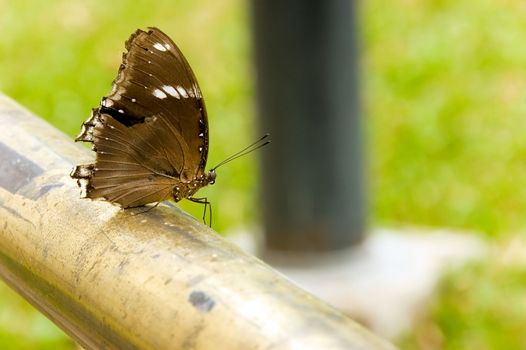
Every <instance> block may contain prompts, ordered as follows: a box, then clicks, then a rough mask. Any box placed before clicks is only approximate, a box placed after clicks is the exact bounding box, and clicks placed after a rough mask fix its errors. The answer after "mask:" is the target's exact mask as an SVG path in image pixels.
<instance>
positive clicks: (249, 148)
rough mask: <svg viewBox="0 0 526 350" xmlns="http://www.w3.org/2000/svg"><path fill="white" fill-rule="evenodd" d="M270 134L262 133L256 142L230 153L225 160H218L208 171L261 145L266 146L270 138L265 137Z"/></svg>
mask: <svg viewBox="0 0 526 350" xmlns="http://www.w3.org/2000/svg"><path fill="white" fill-rule="evenodd" d="M269 136H270V134H265V135H263V136H262V137H261V138H260V139H259V140H257V141H256V142H254V143H251V144H250V145H248V146H247V147H245V148H243V149H242V150H241V151H239V152H237V153H234V154H232V155H231V156H230V157H228V158H226V159H225V160H223V161H222V162H220V163H219V164H217V165H216V166H215V167H213V168H212V169H210V171H214V170H216V169H217V168H219V167H220V166H222V165H225V164H226V163H229V162H231V161H233V160H234V159H237V158H239V157H242V156H244V155H245V154H249V153H250V152H254V151H255V150H257V149H259V148H261V147H263V146H266V145H268V144H269V143H270V140H266V138H268V137H269Z"/></svg>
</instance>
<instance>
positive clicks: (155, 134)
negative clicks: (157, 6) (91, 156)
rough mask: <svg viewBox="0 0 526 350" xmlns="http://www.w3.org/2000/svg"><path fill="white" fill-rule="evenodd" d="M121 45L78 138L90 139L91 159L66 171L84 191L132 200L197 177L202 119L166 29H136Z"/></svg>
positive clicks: (155, 196) (158, 195) (153, 196)
mask: <svg viewBox="0 0 526 350" xmlns="http://www.w3.org/2000/svg"><path fill="white" fill-rule="evenodd" d="M126 48H127V50H128V52H127V53H125V54H124V55H123V60H122V64H121V66H120V69H119V73H118V74H117V78H116V79H115V80H114V82H113V87H112V92H111V93H110V94H109V95H108V96H106V97H104V98H103V99H102V101H101V106H100V108H97V109H94V110H93V112H92V115H91V116H90V118H89V119H88V120H87V121H86V122H85V123H84V124H83V129H82V131H81V134H80V135H79V136H78V137H77V140H78V141H86V142H92V143H93V146H94V147H93V148H94V150H95V151H96V152H97V157H96V161H95V163H94V164H89V165H79V166H77V167H76V168H75V169H74V171H73V173H72V177H74V178H77V179H79V184H81V185H82V187H83V190H85V193H84V195H85V196H86V197H89V198H100V197H102V198H105V199H107V200H109V201H112V202H117V203H119V204H121V205H122V206H123V207H134V206H140V205H144V204H147V203H151V202H155V201H161V200H164V199H167V198H169V197H170V195H171V193H172V190H173V189H174V188H177V187H179V186H181V187H184V186H185V185H186V184H188V183H189V182H190V181H192V180H193V179H195V178H196V177H198V176H202V174H203V173H204V167H205V165H206V159H207V154H208V121H207V116H206V110H205V106H204V102H203V98H202V95H201V90H200V88H199V86H198V84H197V81H196V78H195V75H194V74H193V72H192V70H191V68H190V66H189V65H188V62H187V61H186V59H185V58H184V56H183V55H182V53H181V51H180V50H179V49H178V48H177V46H176V45H175V44H174V42H173V41H172V40H171V39H170V38H169V37H168V36H166V35H165V34H164V33H162V32H161V31H160V30H159V29H156V28H150V29H149V30H148V31H147V32H145V31H142V30H137V32H135V33H134V34H132V36H131V37H130V39H129V40H128V41H127V42H126Z"/></svg>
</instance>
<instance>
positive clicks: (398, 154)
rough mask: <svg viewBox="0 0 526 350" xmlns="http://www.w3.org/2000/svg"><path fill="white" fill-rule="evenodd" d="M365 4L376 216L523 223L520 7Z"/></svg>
mask: <svg viewBox="0 0 526 350" xmlns="http://www.w3.org/2000/svg"><path fill="white" fill-rule="evenodd" d="M363 5H364V8H363V11H362V14H363V15H364V16H363V20H362V24H363V27H362V28H363V42H364V49H365V50H364V74H363V77H364V82H365V91H364V93H363V95H364V98H365V100H366V103H365V105H366V108H367V116H368V126H369V150H370V156H371V169H370V172H371V175H372V177H373V180H372V183H371V185H372V187H373V190H374V193H373V196H372V205H373V213H374V219H375V222H383V223H407V222H410V223H412V224H425V225H435V226H452V227H457V228H466V229H475V230H479V231H481V232H483V233H485V234H488V235H497V236H499V235H502V234H506V233H508V232H514V231H519V230H524V229H525V228H526V221H525V220H524V219H523V213H524V212H525V210H526V186H524V181H525V179H526V176H525V175H526V162H525V161H524V156H525V155H526V137H525V135H524V131H525V130H526V98H525V92H526V69H525V68H526V45H525V44H524V39H525V38H526V17H525V16H524V15H525V12H526V8H525V7H524V3H522V2H519V1H516V2H499V1H491V0H481V1H477V2H476V3H473V2H471V1H453V0H441V1H432V2H430V1H428V2H418V1H410V0H399V1H395V2H388V3H385V2H382V1H376V0H373V1H367V2H364V3H363Z"/></svg>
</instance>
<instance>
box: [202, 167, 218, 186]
mask: <svg viewBox="0 0 526 350" xmlns="http://www.w3.org/2000/svg"><path fill="white" fill-rule="evenodd" d="M216 175H217V174H216V170H215V169H211V170H210V171H209V172H208V173H207V174H206V175H205V177H206V183H207V184H210V185H213V184H215V183H216Z"/></svg>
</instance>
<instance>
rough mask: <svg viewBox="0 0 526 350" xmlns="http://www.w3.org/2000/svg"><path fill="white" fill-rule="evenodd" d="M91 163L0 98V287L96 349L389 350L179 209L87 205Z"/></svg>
mask: <svg viewBox="0 0 526 350" xmlns="http://www.w3.org/2000/svg"><path fill="white" fill-rule="evenodd" d="M90 156H91V155H90V152H88V151H87V150H85V149H84V148H82V147H80V146H78V145H76V144H74V143H73V142H72V140H71V139H69V138H68V137H66V136H65V135H63V134H62V133H60V132H59V131H57V130H56V129H54V128H52V127H51V126H49V125H48V124H46V123H45V122H44V121H42V120H40V119H39V118H37V117H35V116H33V115H31V113H29V112H28V111H26V110H25V109H23V108H22V107H20V106H19V105H17V104H16V103H14V102H13V101H12V100H10V99H8V98H7V97H5V96H0V277H1V278H2V279H3V280H4V281H6V282H7V283H8V284H9V285H10V286H11V287H13V288H14V289H15V290H16V291H18V293H20V294H21V295H22V296H24V297H25V298H26V299H27V300H29V301H30V302H31V303H32V304H33V305H34V306H35V307H37V308H38V309H39V310H40V311H42V312H43V313H44V314H46V315H47V316H48V317H49V318H50V319H51V320H52V321H54V322H55V323H56V324H57V325H59V326H60V327H61V328H62V329H63V330H64V331H65V332H66V333H68V334H69V335H70V336H71V337H72V338H74V339H75V340H76V341H78V342H79V343H80V344H81V345H82V346H83V347H85V348H87V349H156V350H159V349H228V350H235V349H241V350H246V349H302V350H303V349H323V350H325V349H334V350H336V349H392V348H393V347H392V345H390V344H389V343H387V342H385V341H383V340H381V339H379V338H378V337H376V336H375V335H373V334H371V333H370V332H368V331H367V330H365V329H364V328H362V327H361V326H359V325H357V324H356V323H355V322H354V321H352V320H351V319H349V318H348V317H346V316H345V315H343V314H342V313H340V312H339V311H337V310H335V309H334V308H332V307H330V306H328V305H327V304H325V303H324V302H322V301H320V300H318V299H316V298H315V297H313V296H311V295H310V294H308V293H306V292H305V291H303V290H301V289H300V288H298V287H297V286H295V285H293V284H292V283H290V282H289V281H288V280H286V279H285V278H284V277H282V276H281V275H280V274H279V273H277V272H276V271H274V270H273V269H272V268H270V267H269V266H267V265H265V264H264V263H263V262H261V261H260V260H258V259H257V258H255V257H253V256H250V255H247V254H245V253H243V252H242V251H241V250H239V249H238V248H236V247H235V246H233V245H232V244H230V243H228V242H227V241H225V240H224V239H223V238H221V237H220V236H219V235H217V234H216V233H215V232H214V231H213V230H211V229H210V228H208V227H206V226H205V225H203V224H201V223H200V222H199V220H196V219H194V218H193V217H191V216H189V215H187V214H185V213H184V212H183V211H181V210H179V209H178V208H177V207H175V206H173V205H168V204H163V205H160V206H159V207H157V208H156V209H155V210H151V211H149V212H147V213H143V214H140V215H133V213H134V210H121V209H119V208H118V207H116V206H114V205H112V204H110V203H107V202H102V201H90V200H86V199H80V198H79V189H78V187H77V185H76V183H75V181H74V180H72V179H71V178H70V177H69V173H70V171H71V168H72V167H73V165H74V164H78V163H81V162H88V161H89V160H90Z"/></svg>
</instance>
